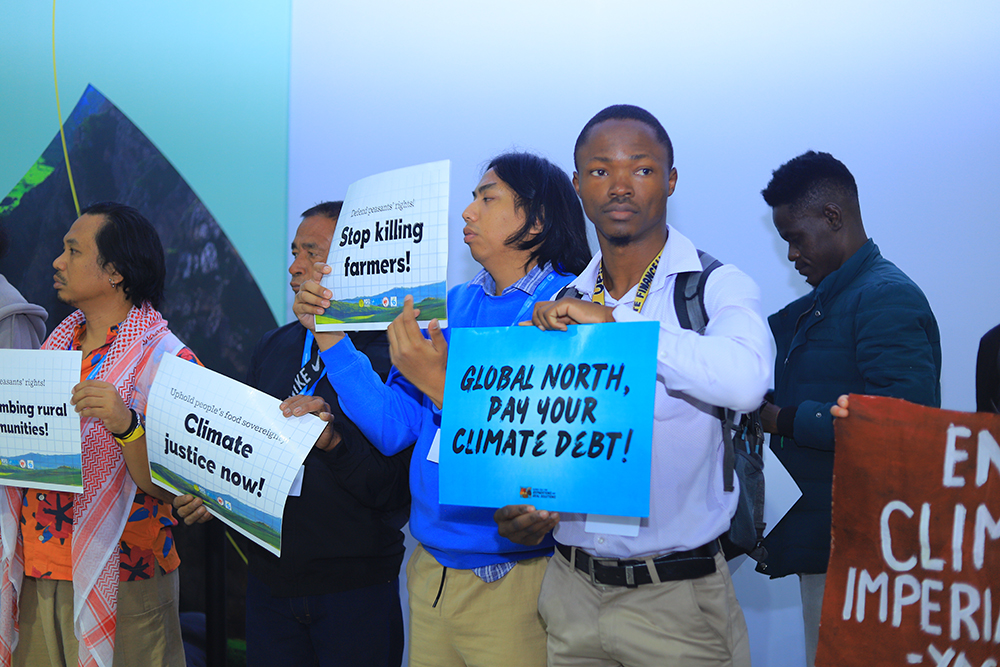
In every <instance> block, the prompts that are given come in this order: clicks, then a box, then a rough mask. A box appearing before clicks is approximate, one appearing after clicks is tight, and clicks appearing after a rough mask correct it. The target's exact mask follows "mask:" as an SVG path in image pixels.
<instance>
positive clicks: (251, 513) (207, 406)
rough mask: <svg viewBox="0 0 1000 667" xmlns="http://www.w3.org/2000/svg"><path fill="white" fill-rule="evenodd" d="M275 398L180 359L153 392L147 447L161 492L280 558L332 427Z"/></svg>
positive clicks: (172, 360)
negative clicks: (295, 413)
mask: <svg viewBox="0 0 1000 667" xmlns="http://www.w3.org/2000/svg"><path fill="white" fill-rule="evenodd" d="M280 403H281V401H279V400H278V399H276V398H273V397H271V396H268V395H267V394H264V393H262V392H260V391H257V390H256V389H253V388H252V387H248V386H246V385H244V384H241V383H239V382H236V381H235V380H231V379H229V378H227V377H226V376H224V375H220V374H219V373H215V372H213V371H210V370H208V369H207V368H202V367H200V366H197V365H195V364H191V363H188V362H185V361H183V360H180V359H177V358H176V357H164V359H163V361H162V362H161V363H160V367H159V370H158V371H157V373H156V379H155V381H154V382H153V387H152V389H151V391H150V396H149V406H148V407H147V412H146V448H147V451H148V453H149V468H150V474H151V476H152V479H153V481H154V482H156V483H157V484H158V485H159V486H162V487H164V488H166V489H169V490H170V491H172V492H173V493H176V494H191V495H193V496H196V497H198V498H201V499H202V500H203V501H205V503H206V505H207V506H208V507H209V508H210V509H211V511H212V514H214V515H215V516H216V517H218V518H219V519H222V521H224V522H225V523H226V524H227V525H229V526H231V527H233V528H235V529H236V530H238V531H239V532H240V533H242V534H243V535H246V536H247V537H248V538H249V539H251V540H253V541H254V542H256V543H257V544H259V545H261V546H262V547H264V548H265V549H267V550H269V551H271V552H272V553H274V554H276V555H280V553H281V515H282V512H283V511H284V507H285V500H286V499H287V498H288V492H289V489H290V488H291V486H292V482H293V481H294V480H295V477H296V475H297V474H298V472H299V468H301V466H302V462H303V461H304V460H305V458H306V456H307V455H308V454H309V450H310V449H311V448H312V446H313V444H314V443H315V442H316V439H317V438H318V437H319V435H320V433H322V432H323V429H324V428H326V424H325V423H324V422H323V421H321V420H320V419H318V418H316V417H315V416H313V415H304V416H302V417H292V418H289V419H286V418H285V417H284V416H282V414H281V411H280V410H279V409H278V405H279V404H280Z"/></svg>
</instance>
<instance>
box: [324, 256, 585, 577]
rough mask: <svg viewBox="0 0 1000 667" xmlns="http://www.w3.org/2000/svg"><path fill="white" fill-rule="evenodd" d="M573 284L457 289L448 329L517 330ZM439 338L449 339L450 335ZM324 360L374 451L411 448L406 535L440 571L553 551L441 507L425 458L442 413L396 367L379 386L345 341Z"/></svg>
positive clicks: (488, 518)
mask: <svg viewBox="0 0 1000 667" xmlns="http://www.w3.org/2000/svg"><path fill="white" fill-rule="evenodd" d="M572 279H573V276H562V275H559V274H555V275H553V276H552V279H550V280H547V281H546V282H543V283H542V285H541V286H539V287H538V288H537V289H535V291H534V294H531V295H529V294H526V293H525V292H522V291H520V290H518V289H514V290H511V291H509V292H508V293H507V294H503V295H501V296H491V295H487V294H486V293H485V292H484V291H483V288H482V287H481V286H479V285H475V284H472V283H465V284H463V285H459V286H457V287H455V288H453V289H451V290H450V291H449V292H448V326H449V328H450V327H497V326H510V325H516V324H517V322H518V321H523V320H525V319H530V317H531V311H532V307H533V306H534V304H535V302H536V301H545V300H548V299H551V298H552V295H553V294H555V292H557V291H558V290H559V289H561V288H562V287H563V286H565V285H567V284H568V283H569V282H570V281H571V280H572ZM444 334H445V337H446V338H449V339H450V336H449V334H448V329H445V330H444ZM322 357H323V363H324V364H325V365H326V372H327V377H328V378H329V380H330V383H331V384H332V385H333V386H334V387H335V388H336V389H337V393H338V395H339V400H340V406H341V408H342V409H343V410H344V413H345V414H346V415H347V416H348V418H349V419H351V421H353V422H354V423H355V424H357V425H358V427H359V428H360V429H361V431H362V432H363V433H364V434H365V436H366V437H367V438H368V439H369V440H370V441H371V442H372V444H373V445H375V447H377V448H378V449H379V451H381V452H382V453H384V454H388V455H392V454H396V453H397V452H401V451H403V450H405V449H406V448H407V447H409V446H410V445H413V444H414V443H416V445H415V448H414V450H413V458H412V460H411V462H410V493H411V495H412V499H413V500H412V506H411V509H410V532H411V533H412V534H413V537H415V538H416V539H417V540H418V541H419V542H420V543H421V544H422V545H423V547H424V548H425V549H427V551H429V552H430V553H431V555H433V556H434V558H436V559H437V561H438V562H439V563H440V564H441V565H444V566H445V567H452V568H458V569H471V568H475V567H481V566H483V565H492V564H495V563H503V562H508V561H519V560H524V559H527V558H535V557H537V556H546V555H549V554H550V553H551V552H552V546H553V544H554V543H553V542H552V537H551V535H549V536H547V537H546V538H545V541H544V542H542V543H541V544H540V545H538V546H534V547H526V546H522V545H519V544H515V543H513V542H511V541H510V540H508V539H507V538H505V537H500V534H499V533H498V532H497V525H496V523H495V522H494V521H493V511H494V510H493V509H490V508H482V507H465V506H457V505H441V504H440V503H439V502H438V464H437V463H434V462H432V461H429V460H428V459H427V455H428V452H429V451H430V448H431V444H432V443H433V441H434V438H435V436H436V435H437V433H438V431H439V429H440V426H441V412H440V411H439V410H438V409H437V407H436V406H435V405H434V404H433V403H432V402H431V400H430V399H429V398H427V397H426V396H425V395H424V394H423V393H422V392H421V391H420V390H419V389H417V388H416V387H414V386H413V385H412V384H411V383H410V382H409V381H407V380H406V378H404V377H403V376H402V375H401V374H400V373H399V372H398V371H397V370H396V369H395V368H393V369H392V371H391V372H390V374H389V379H388V380H387V381H386V382H385V384H383V383H382V382H381V380H380V379H379V377H378V374H376V373H375V372H374V371H373V370H372V367H371V363H370V362H369V360H368V357H366V356H365V355H363V354H361V353H359V352H358V351H357V350H356V349H355V348H354V346H353V345H352V344H351V341H350V339H349V338H346V337H345V338H344V339H343V340H341V341H340V342H339V343H337V344H336V345H334V346H333V347H331V348H330V349H328V350H326V351H325V352H323V353H322Z"/></svg>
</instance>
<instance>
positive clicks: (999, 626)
mask: <svg viewBox="0 0 1000 667" xmlns="http://www.w3.org/2000/svg"><path fill="white" fill-rule="evenodd" d="M835 433H836V446H837V456H836V457H835V458H834V471H833V473H834V480H833V533H832V538H833V547H832V550H831V553H830V565H829V569H828V570H827V575H826V588H825V592H824V595H823V616H822V623H821V625H820V635H819V647H818V651H817V655H816V664H817V665H830V666H833V665H928V666H933V667H938V666H941V665H945V666H947V667H959V666H965V667H968V666H970V665H972V666H974V667H982V666H984V665H985V666H988V665H997V660H998V657H1000V650H998V648H1000V587H998V586H997V582H998V579H997V572H998V571H1000V445H998V442H1000V415H995V414H987V413H965V412H952V411H949V410H937V409H934V408H926V407H922V406H919V405H914V404H913V403H908V402H906V401H903V400H900V399H894V398H883V397H874V396H855V395H851V396H850V415H849V416H848V417H847V418H845V419H838V420H836V422H835Z"/></svg>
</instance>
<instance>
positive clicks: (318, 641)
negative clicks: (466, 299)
mask: <svg viewBox="0 0 1000 667" xmlns="http://www.w3.org/2000/svg"><path fill="white" fill-rule="evenodd" d="M342 205H343V202H339V201H338V202H323V203H321V204H317V205H316V206H313V207H312V208H310V209H308V210H306V211H304V212H303V213H302V222H301V223H300V224H299V227H298V230H297V231H296V233H295V238H294V239H293V241H292V263H291V265H290V266H289V267H288V273H289V274H290V275H291V281H290V285H291V288H292V290H293V291H294V292H296V293H298V291H299V287H300V285H301V284H302V282H303V281H304V280H305V279H306V278H307V277H309V276H311V275H312V268H313V264H314V263H315V262H318V261H322V260H324V259H326V257H327V254H328V252H329V250H330V244H331V243H332V241H333V237H334V231H335V229H336V226H337V219H338V217H339V216H340V211H341V208H342ZM350 338H351V341H352V342H353V343H354V345H355V347H356V348H357V349H358V350H359V351H360V352H361V353H362V354H364V355H365V356H366V357H367V359H368V360H369V362H370V363H371V365H372V367H373V368H374V369H375V370H376V372H377V373H378V374H379V376H380V377H381V378H385V377H386V376H387V375H388V373H389V345H388V342H387V341H386V337H385V333H384V332H382V331H365V332H352V333H351V334H350ZM246 384H248V385H250V386H252V387H254V388H255V389H259V390H260V391H263V392H265V393H268V394H270V395H271V396H274V397H275V398H278V399H282V400H285V399H287V400H285V402H284V403H283V404H282V407H283V409H284V414H285V416H286V417H287V416H291V415H292V414H295V415H301V414H304V413H305V412H306V411H309V410H312V409H314V408H315V407H316V406H319V404H320V401H323V402H324V403H323V405H322V407H320V409H329V410H330V411H331V412H332V416H333V427H334V435H333V439H332V440H331V441H330V442H329V444H327V443H326V442H325V441H324V442H321V443H318V444H317V446H316V447H313V448H312V450H311V451H310V453H309V455H308V456H307V458H306V460H305V463H304V466H303V473H302V484H301V490H300V492H297V493H296V492H293V493H292V494H291V495H289V497H288V499H287V501H286V502H285V507H284V512H283V513H282V530H281V556H280V557H276V556H274V555H273V554H272V553H269V552H268V551H267V550H266V549H263V548H261V547H260V546H258V545H255V544H250V545H249V546H248V552H247V560H248V565H249V576H248V581H247V609H246V637H247V664H248V665H251V666H253V665H261V666H265V665H280V664H289V665H330V666H333V665H352V666H356V667H387V666H391V665H396V666H398V665H399V664H400V663H401V661H402V656H403V617H402V610H401V609H400V600H399V568H400V565H401V564H402V562H403V551H404V547H403V534H402V532H401V531H400V528H402V526H403V525H404V524H405V523H406V520H407V517H408V515H409V502H410V496H409V485H408V478H407V471H408V468H409V462H410V460H409V452H408V451H407V452H404V453H402V454H400V455H398V456H385V455H383V454H382V453H380V452H379V451H378V450H376V449H375V448H373V447H372V446H371V443H369V442H368V440H367V439H365V437H364V435H362V433H361V431H360V430H359V429H358V427H357V426H355V425H354V423H353V422H351V421H350V420H349V419H347V418H346V417H344V415H343V413H342V412H341V411H340V407H339V405H338V403H337V391H336V390H335V389H334V387H333V386H331V384H330V382H329V381H328V380H327V379H326V375H325V370H324V367H323V360H322V359H321V358H320V350H319V347H318V346H317V345H316V342H315V340H314V337H313V332H312V331H309V330H308V329H306V328H305V327H303V326H302V325H301V324H300V323H299V322H298V321H294V322H291V323H289V324H286V325H285V326H283V327H279V328H278V329H274V330H272V331H269V332H267V333H266V334H264V335H263V337H261V339H260V341H259V342H258V343H257V346H256V348H255V349H254V352H253V356H252V357H251V360H250V365H249V369H248V371H247V379H246ZM309 397H312V399H311V400H310V399H309ZM175 505H177V509H178V514H180V515H181V516H182V517H184V520H185V522H186V523H192V522H193V521H196V520H198V519H199V518H201V517H204V516H207V511H208V508H207V507H203V504H202V501H201V500H200V499H195V498H192V497H191V496H179V497H178V499H177V502H175Z"/></svg>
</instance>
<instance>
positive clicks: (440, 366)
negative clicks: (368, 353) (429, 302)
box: [386, 295, 448, 408]
mask: <svg viewBox="0 0 1000 667" xmlns="http://www.w3.org/2000/svg"><path fill="white" fill-rule="evenodd" d="M419 315H420V309H419V308H414V307H413V297H412V296H410V295H407V296H406V298H405V299H403V312H401V313H400V314H399V315H397V316H396V319H394V320H393V321H392V322H391V323H390V324H389V328H388V329H387V330H386V335H387V336H388V338H389V356H390V358H391V359H392V365H393V366H395V367H396V369H397V370H399V372H400V373H402V374H403V377H405V378H406V379H407V380H409V381H410V382H412V383H413V385H414V386H415V387H416V388H417V389H419V390H420V391H422V392H424V394H425V395H426V396H427V397H428V398H429V399H431V400H432V401H433V402H434V405H436V406H438V408H440V407H441V405H442V402H443V400H444V377H445V370H446V368H447V366H448V342H447V341H446V340H445V338H444V334H443V333H441V324H440V323H439V322H438V321H437V319H433V320H431V321H430V324H429V325H428V327H427V332H428V333H429V334H430V340H428V339H427V338H424V335H423V334H422V333H421V332H420V325H419V324H417V316H419Z"/></svg>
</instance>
